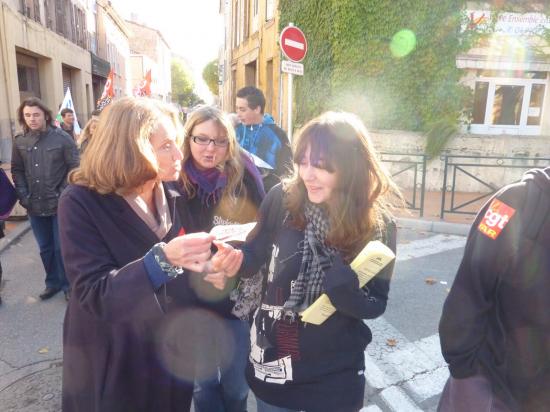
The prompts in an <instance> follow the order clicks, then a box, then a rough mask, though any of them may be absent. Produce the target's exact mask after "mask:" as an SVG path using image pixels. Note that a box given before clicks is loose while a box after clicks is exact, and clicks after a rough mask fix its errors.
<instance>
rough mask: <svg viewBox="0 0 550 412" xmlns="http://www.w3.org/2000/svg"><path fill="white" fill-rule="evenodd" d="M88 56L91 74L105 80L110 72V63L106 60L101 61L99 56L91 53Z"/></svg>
mask: <svg viewBox="0 0 550 412" xmlns="http://www.w3.org/2000/svg"><path fill="white" fill-rule="evenodd" d="M90 56H91V58H92V74H93V75H94V76H100V77H103V78H104V79H106V78H107V76H109V72H110V71H111V63H109V62H108V61H107V60H103V59H102V58H101V57H99V56H96V55H95V54H94V53H92V52H90Z"/></svg>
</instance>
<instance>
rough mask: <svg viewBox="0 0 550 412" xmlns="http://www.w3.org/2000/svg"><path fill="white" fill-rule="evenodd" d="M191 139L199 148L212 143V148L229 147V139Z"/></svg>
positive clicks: (195, 137) (197, 137)
mask: <svg viewBox="0 0 550 412" xmlns="http://www.w3.org/2000/svg"><path fill="white" fill-rule="evenodd" d="M191 139H193V141H194V142H195V143H196V144H198V145H201V146H208V145H209V144H210V142H212V143H214V146H217V147H227V146H228V145H229V139H210V138H209V137H204V136H191Z"/></svg>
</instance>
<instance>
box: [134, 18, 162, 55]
mask: <svg viewBox="0 0 550 412" xmlns="http://www.w3.org/2000/svg"><path fill="white" fill-rule="evenodd" d="M126 23H128V24H130V25H132V24H134V25H136V26H139V27H142V28H144V29H147V30H151V31H154V32H155V33H157V34H158V35H159V37H160V39H161V40H162V41H163V42H164V44H165V45H166V47H168V49H170V50H172V48H171V47H170V44H169V43H168V42H167V41H166V39H165V38H164V36H163V35H162V33H161V32H160V30H157V29H155V28H153V27H149V26H147V25H145V24H143V23H137V22H135V21H132V20H126Z"/></svg>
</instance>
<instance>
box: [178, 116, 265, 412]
mask: <svg viewBox="0 0 550 412" xmlns="http://www.w3.org/2000/svg"><path fill="white" fill-rule="evenodd" d="M184 131H185V141H184V145H183V156H184V160H183V170H182V174H181V187H182V192H183V196H182V197H181V199H180V200H179V201H178V206H179V210H180V216H181V218H182V223H183V227H184V228H185V231H186V233H192V232H209V231H210V230H211V229H212V228H213V227H214V226H219V225H231V224H242V223H249V222H253V221H255V220H256V214H257V211H258V208H259V206H260V203H261V201H262V200H263V198H264V195H265V192H264V188H263V183H262V178H261V176H260V174H259V172H258V169H257V168H256V167H255V166H254V163H253V162H252V161H251V159H250V158H249V157H248V155H246V154H245V153H244V152H243V151H242V150H241V149H240V147H239V145H238V143H237V140H236V138H235V131H234V129H233V127H232V126H231V123H230V122H229V120H228V119H227V118H226V116H225V115H224V114H223V113H222V112H221V111H220V110H218V109H217V108H214V107H210V106H201V107H199V108H197V109H195V110H194V111H193V112H191V114H190V115H189V117H188V119H187V122H186V123H185V125H184ZM223 279H225V278H222V280H221V281H222V284H218V285H217V286H219V287H220V288H221V290H218V289H216V287H215V286H216V285H215V284H211V283H209V281H210V280H212V279H211V278H209V277H207V278H206V279H203V275H202V274H196V275H195V276H194V277H193V278H192V285H193V286H194V288H195V291H196V293H197V295H198V299H199V302H200V306H201V307H202V308H203V309H204V311H203V312H202V313H201V315H198V316H201V319H203V320H204V321H202V322H200V325H199V331H198V332H197V334H196V336H197V340H198V342H197V352H196V353H197V354H196V358H197V359H196V361H197V365H198V368H197V376H196V383H195V390H194V394H193V399H194V404H195V410H196V411H197V412H224V411H228V412H229V411H231V412H239V411H243V412H245V411H246V401H247V396H248V391H249V388H248V385H247V384H246V380H245V376H244V369H245V366H246V357H247V356H248V351H249V343H248V342H249V329H250V324H249V322H248V316H249V315H250V313H251V312H252V311H253V310H254V309H255V308H256V306H257V304H258V303H259V298H260V294H261V286H262V278H261V273H258V274H256V275H255V276H253V277H252V278H250V279H246V280H245V279H243V280H242V281H240V282H239V283H238V284H235V282H228V283H227V284H225V283H224V282H223ZM228 345H229V347H228Z"/></svg>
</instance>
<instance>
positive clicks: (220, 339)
mask: <svg viewBox="0 0 550 412" xmlns="http://www.w3.org/2000/svg"><path fill="white" fill-rule="evenodd" d="M155 347H156V352H157V356H158V357H159V359H160V360H161V362H162V364H163V365H164V368H165V369H166V370H167V371H169V373H170V374H171V375H172V376H174V377H177V378H178V379H180V380H183V381H188V382H192V381H193V380H195V379H196V380H203V379H211V378H213V377H215V376H217V373H218V368H224V367H226V366H227V365H229V364H230V363H231V361H232V360H233V358H234V356H235V338H234V336H233V334H232V332H231V330H230V329H229V328H228V327H227V326H226V325H225V323H224V321H223V319H221V318H220V317H219V316H217V315H215V314H213V313H212V312H210V311H207V310H203V309H199V308H193V309H190V308H189V309H184V310H180V311H174V312H173V313H171V314H169V315H167V316H166V317H165V319H164V320H163V322H162V325H161V327H160V328H159V329H158V331H157V334H156V336H155Z"/></svg>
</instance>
